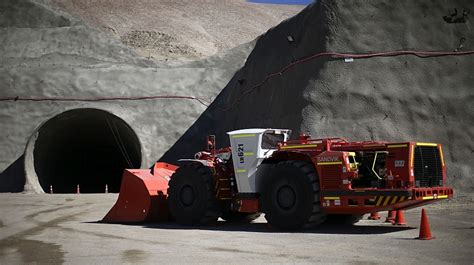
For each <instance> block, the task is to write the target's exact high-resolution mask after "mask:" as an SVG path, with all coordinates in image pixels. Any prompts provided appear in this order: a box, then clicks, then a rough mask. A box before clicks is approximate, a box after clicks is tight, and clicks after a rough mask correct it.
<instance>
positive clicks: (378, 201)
mask: <svg viewBox="0 0 474 265" xmlns="http://www.w3.org/2000/svg"><path fill="white" fill-rule="evenodd" d="M406 200H408V197H407V196H376V197H375V206H387V205H392V204H395V203H400V202H403V201H406Z"/></svg>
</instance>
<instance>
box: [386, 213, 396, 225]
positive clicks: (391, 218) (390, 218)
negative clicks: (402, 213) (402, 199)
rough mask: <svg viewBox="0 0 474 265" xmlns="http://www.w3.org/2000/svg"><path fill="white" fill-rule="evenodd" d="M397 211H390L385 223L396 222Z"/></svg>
mask: <svg viewBox="0 0 474 265" xmlns="http://www.w3.org/2000/svg"><path fill="white" fill-rule="evenodd" d="M396 214H397V213H396V211H388V214H387V218H386V219H385V223H392V224H393V223H394V222H395V215H396Z"/></svg>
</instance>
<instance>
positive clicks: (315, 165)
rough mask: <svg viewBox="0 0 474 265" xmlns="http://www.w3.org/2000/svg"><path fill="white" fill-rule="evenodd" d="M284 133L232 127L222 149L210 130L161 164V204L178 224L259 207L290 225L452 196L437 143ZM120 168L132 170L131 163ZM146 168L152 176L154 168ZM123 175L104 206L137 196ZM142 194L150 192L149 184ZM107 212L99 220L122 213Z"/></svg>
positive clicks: (277, 223) (244, 217)
mask: <svg viewBox="0 0 474 265" xmlns="http://www.w3.org/2000/svg"><path fill="white" fill-rule="evenodd" d="M290 133H291V131H290V130H284V129H245V130H238V131H232V132H229V133H228V135H229V137H230V143H231V147H228V148H223V149H215V137H213V136H210V137H208V141H207V145H208V146H207V149H206V151H201V152H198V153H196V155H195V157H194V158H193V159H181V160H180V162H181V164H182V166H181V167H179V168H175V167H173V166H172V165H169V164H168V166H169V167H170V169H171V170H170V171H167V172H166V174H165V175H166V177H169V178H170V181H169V183H165V182H166V181H165V182H163V183H162V186H161V193H160V192H158V193H160V194H161V196H162V205H161V206H164V205H163V202H164V200H165V198H166V196H167V202H168V207H169V211H170V213H171V215H172V216H173V217H174V218H175V220H176V221H177V222H179V223H182V224H190V225H193V224H206V223H210V222H213V221H215V220H216V219H217V218H218V217H221V218H222V219H224V220H227V221H242V222H249V221H252V220H253V219H255V218H257V217H258V216H259V215H260V213H264V214H265V218H266V219H267V221H268V222H269V223H270V224H271V225H272V226H274V227H277V228H281V229H297V228H306V227H311V226H314V225H318V224H321V223H323V222H324V221H325V220H326V219H328V218H330V219H334V220H337V221H338V222H343V223H355V222H357V221H358V220H359V219H360V218H361V217H362V215H364V214H366V213H375V212H380V211H387V210H405V209H410V208H414V207H418V206H422V205H425V204H429V203H433V202H435V201H438V200H440V199H447V198H452V196H453V189H452V188H450V187H447V186H446V167H445V164H444V160H443V153H442V148H441V145H440V144H435V143H420V142H397V143H387V142H375V141H369V142H348V141H347V140H345V139H342V138H324V139H311V138H310V137H309V136H307V135H304V134H302V135H300V137H299V139H298V140H294V141H289V140H288V139H289V136H290ZM171 167H172V168H171ZM156 171H157V170H156V169H155V172H156ZM126 174H131V175H130V178H133V174H134V173H133V171H126ZM148 174H149V178H150V179H154V176H153V173H148ZM135 178H140V176H138V175H135ZM125 181H126V179H124V182H123V183H122V191H121V194H120V197H119V201H118V202H117V204H116V205H115V206H114V208H113V209H112V210H111V212H114V211H118V212H119V211H120V210H121V209H123V208H124V207H123V205H121V204H123V203H124V201H127V199H132V198H136V197H137V196H139V195H140V196H141V194H138V191H137V192H135V193H133V194H130V193H129V192H127V191H126V190H128V189H129V187H128V186H126V185H127V184H126V183H125ZM146 182H147V181H146V180H145V181H143V183H145V184H146ZM165 184H169V187H168V185H165ZM166 188H167V190H166ZM143 190H146V189H145V188H144V189H143ZM123 193H124V194H125V195H124V194H123ZM146 194H147V195H148V194H149V196H157V193H155V192H154V191H153V192H151V191H150V192H147V193H146ZM145 197H146V196H145ZM124 198H125V199H124ZM120 201H122V202H121V203H120ZM145 204H146V206H144V207H141V208H140V209H142V210H143V211H145V212H146V213H156V214H157V216H159V217H165V218H167V217H168V210H167V209H166V207H161V208H160V209H158V208H157V207H155V206H153V205H152V204H148V202H147V203H145ZM147 207H148V208H147ZM154 207H155V208H154ZM145 208H146V209H145ZM109 215H110V213H109ZM109 215H107V216H109ZM107 216H106V218H104V220H105V221H116V222H125V221H128V220H125V219H120V218H115V219H114V218H107ZM148 220H150V219H148ZM139 221H142V220H139Z"/></svg>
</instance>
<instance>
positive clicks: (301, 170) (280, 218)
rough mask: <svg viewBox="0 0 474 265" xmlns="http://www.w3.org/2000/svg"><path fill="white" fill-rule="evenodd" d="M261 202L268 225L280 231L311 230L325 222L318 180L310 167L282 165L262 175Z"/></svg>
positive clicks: (278, 164) (307, 164) (289, 163)
mask: <svg viewBox="0 0 474 265" xmlns="http://www.w3.org/2000/svg"><path fill="white" fill-rule="evenodd" d="M262 184H263V185H262V191H261V195H260V202H261V205H262V210H263V212H264V213H265V219H267V221H268V223H269V224H270V225H272V226H274V227H276V228H280V229H300V228H310V227H313V226H316V225H319V224H321V223H323V222H324V220H325V219H326V215H325V214H324V213H323V212H322V211H321V205H320V199H319V179H318V175H317V173H316V170H315V169H314V166H313V165H312V164H311V163H307V162H303V161H295V160H289V161H282V162H279V163H277V164H276V165H275V166H274V168H273V170H269V171H268V173H266V174H265V176H264V179H263V183H262Z"/></svg>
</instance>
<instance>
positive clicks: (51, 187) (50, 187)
mask: <svg viewBox="0 0 474 265" xmlns="http://www.w3.org/2000/svg"><path fill="white" fill-rule="evenodd" d="M49 194H53V185H49Z"/></svg>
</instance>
